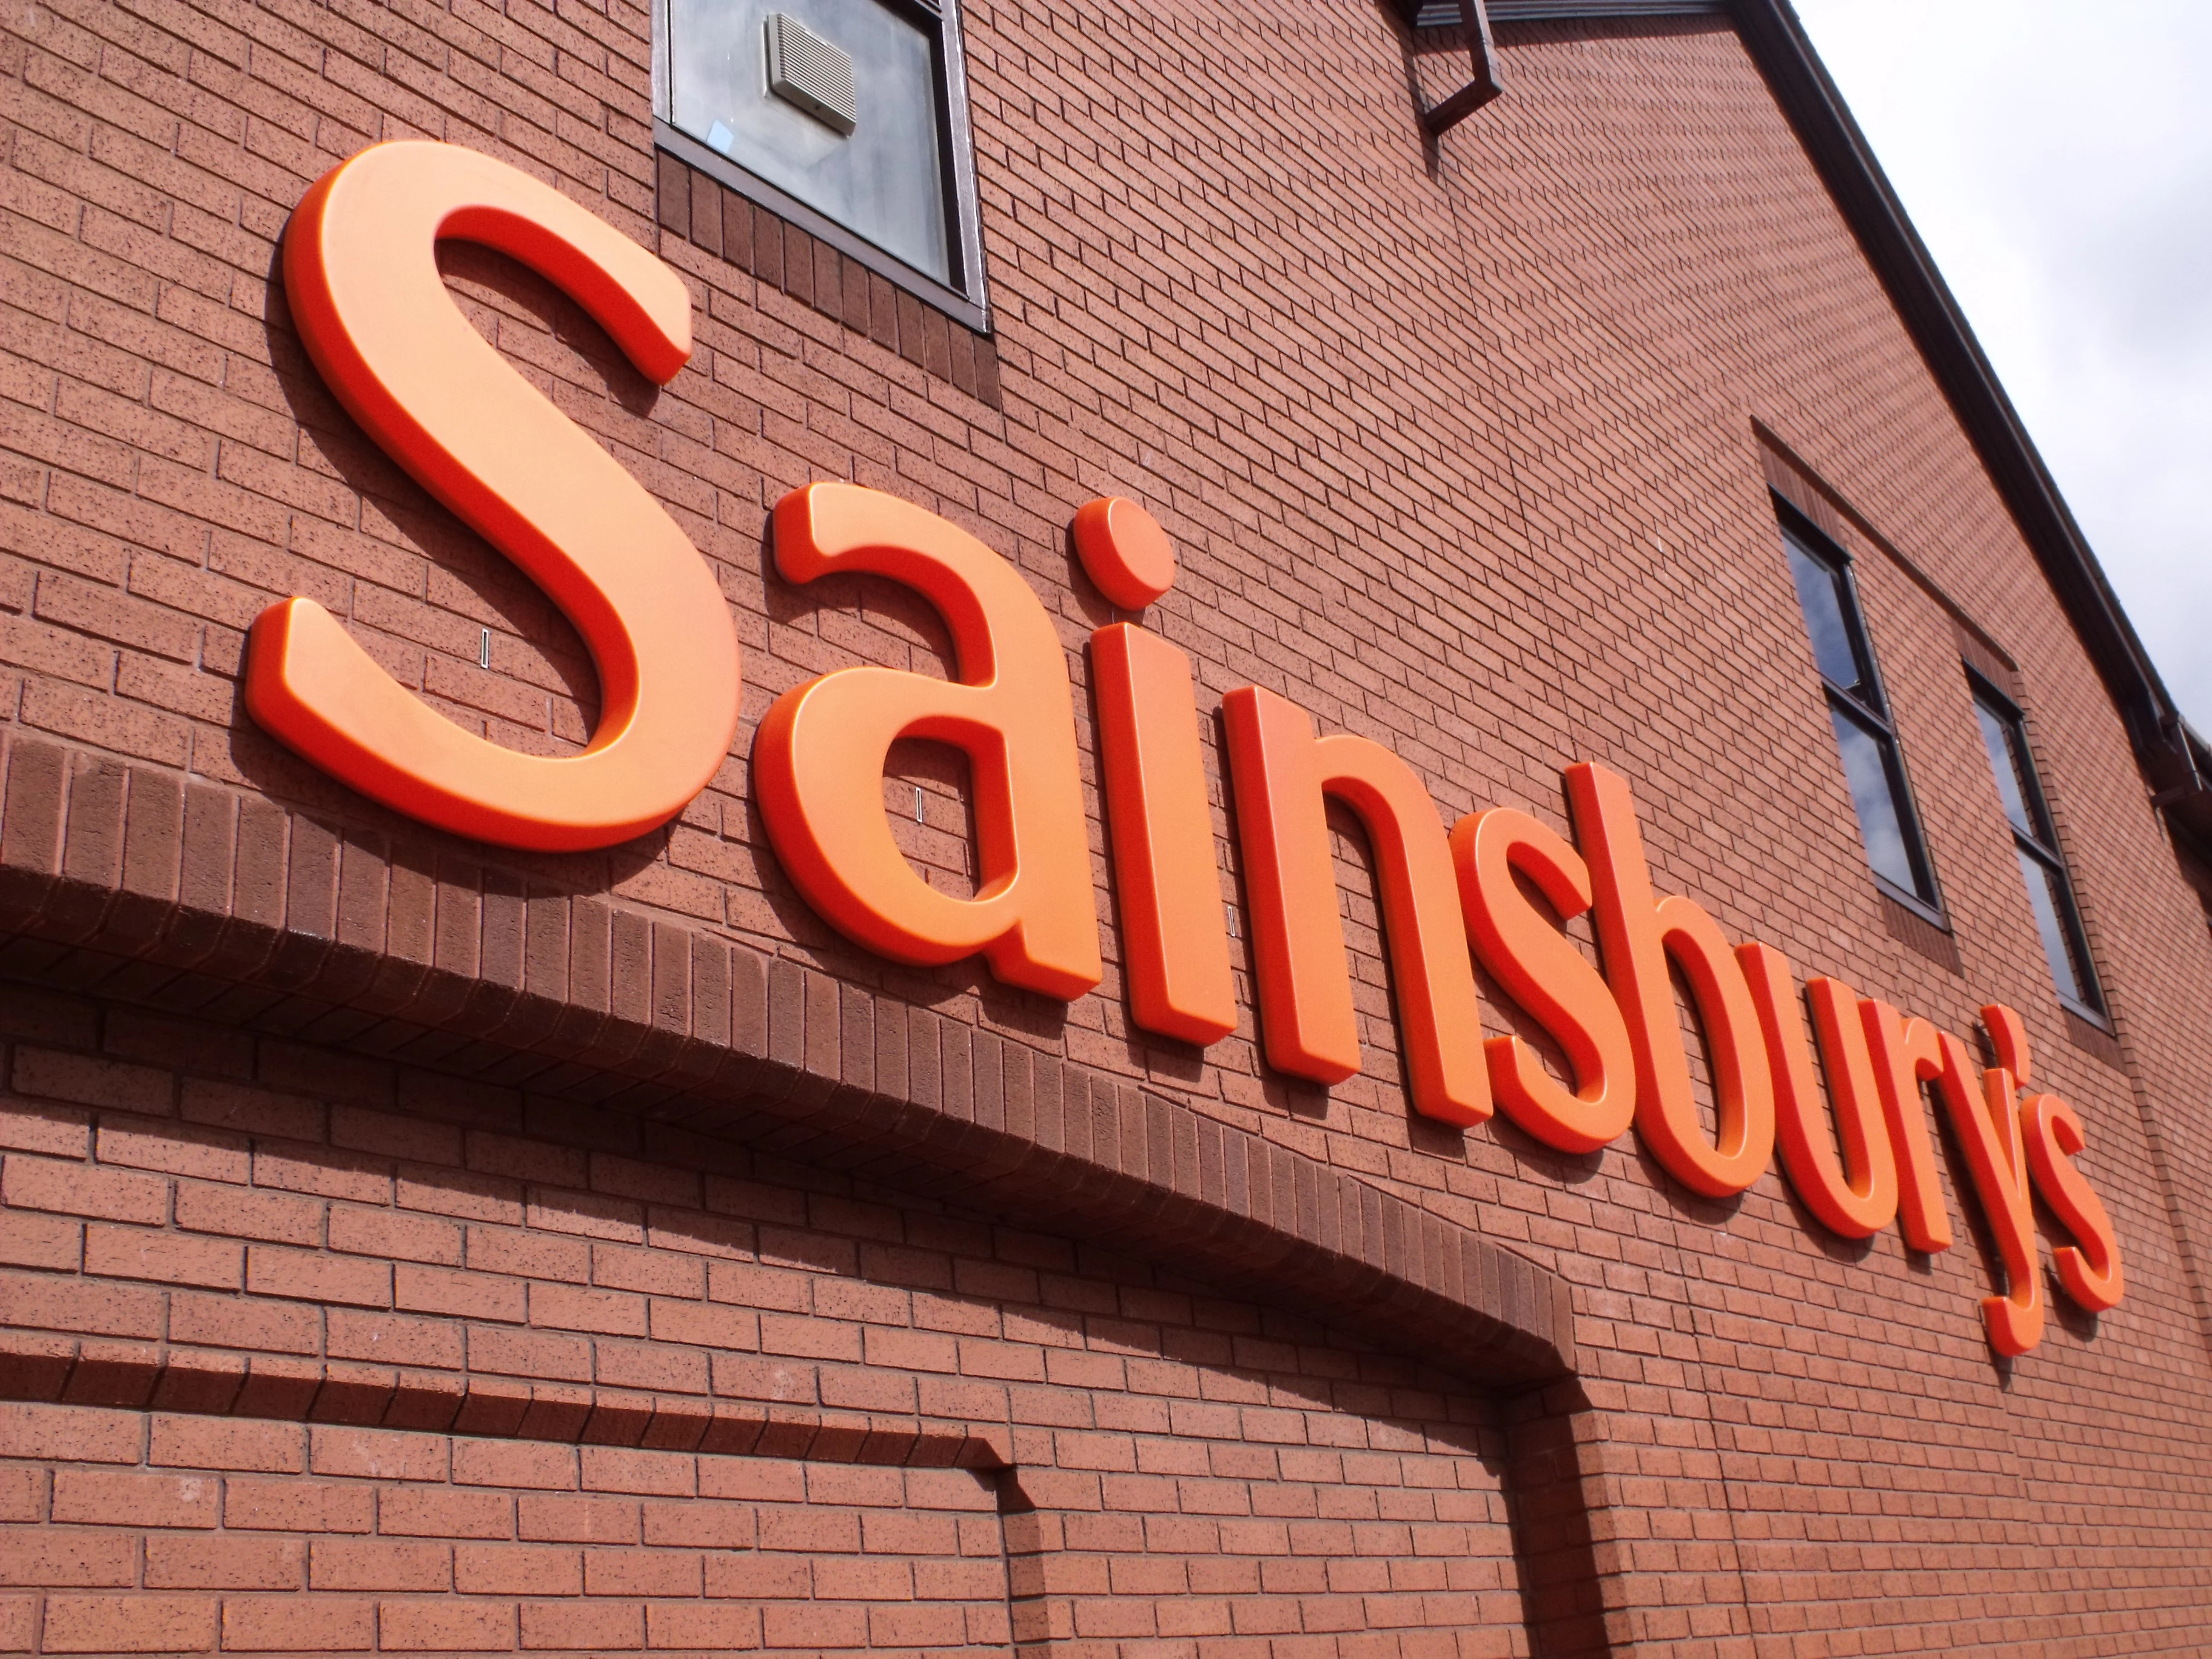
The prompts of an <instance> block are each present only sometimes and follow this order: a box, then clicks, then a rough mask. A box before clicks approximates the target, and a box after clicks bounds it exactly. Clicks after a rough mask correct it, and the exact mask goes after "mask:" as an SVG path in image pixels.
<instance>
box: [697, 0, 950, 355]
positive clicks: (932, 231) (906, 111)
mask: <svg viewBox="0 0 2212 1659" xmlns="http://www.w3.org/2000/svg"><path fill="white" fill-rule="evenodd" d="M655 47H656V51H655V54H654V63H653V71H654V72H653V101H654V112H655V113H656V115H657V116H658V117H659V121H658V123H657V124H656V126H655V137H657V138H658V140H659V143H661V146H662V147H663V148H664V149H670V150H671V151H673V152H674V153H675V154H677V155H681V156H682V157H683V158H684V160H685V161H690V163H691V164H692V165H693V166H694V167H698V168H699V169H700V170H701V171H702V172H705V173H710V174H712V175H714V177H716V178H719V179H722V180H723V181H724V182H725V183H726V184H728V185H730V186H731V187H732V189H734V190H737V191H739V192H741V193H743V194H744V195H747V196H750V197H752V198H753V199H754V200H755V201H757V202H759V203H760V204H762V205H763V206H764V207H766V208H768V209H769V210H770V211H771V212H774V213H775V214H778V215H780V216H782V217H784V218H786V219H788V220H790V221H792V222H794V223H796V224H798V225H799V226H800V227H801V228H803V229H805V230H806V231H808V232H810V233H811V234H814V235H816V236H818V237H821V238H822V239H823V240H825V241H827V242H829V243H830V244H831V245H832V246H836V247H838V248H840V249H842V251H843V252H847V253H848V254H850V255H851V256H852V257H853V258H855V259H857V260H859V261H860V263H861V264H865V265H867V266H868V267H869V268H870V269H872V270H876V271H877V272H878V273H879V274H881V275H883V276H886V277H888V278H890V280H891V281H893V282H895V283H899V284H900V285H901V286H902V287H904V288H907V289H909V290H910V291H912V292H915V293H916V294H918V295H921V297H922V298H924V299H927V300H928V301H931V302H932V303H933V304H935V305H936V306H937V307H939V309H941V310H944V311H947V312H950V313H952V314H953V315H955V316H957V317H959V318H960V319H961V320H962V321H963V322H965V323H968V324H969V325H970V326H972V327H979V328H980V327H982V326H985V325H986V322H987V319H986V318H985V316H984V304H983V287H982V280H981V276H982V246H981V240H980V237H979V235H978V234H977V229H976V217H975V172H974V167H973V164H972V161H971V157H970V153H969V143H968V112H967V99H966V92H965V88H964V85H963V80H962V76H961V73H960V53H959V30H958V21H957V18H956V17H955V15H953V11H952V6H951V0H944V3H943V5H942V6H941V7H940V6H939V5H933V4H929V3H926V0H660V3H659V9H658V27H657V30H656V40H655Z"/></svg>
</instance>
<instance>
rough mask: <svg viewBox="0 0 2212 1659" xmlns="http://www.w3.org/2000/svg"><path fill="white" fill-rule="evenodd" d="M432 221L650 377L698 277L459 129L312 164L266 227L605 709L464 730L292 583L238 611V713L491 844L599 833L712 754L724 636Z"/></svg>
mask: <svg viewBox="0 0 2212 1659" xmlns="http://www.w3.org/2000/svg"><path fill="white" fill-rule="evenodd" d="M441 237H458V238H460V239H462V240H467V241H472V242H480V243H483V245H484V246H488V247H492V248H496V249H498V250H499V251H500V252H502V253H506V254H509V255H511V256H512V257H513V258H517V259H520V261H522V262H523V263H524V264H527V265H529V266H531V267H532V269H533V270H537V271H538V273H539V274H540V275H542V276H544V277H545V278H546V279H547V280H548V281H550V282H551V283H554V284H555V285H556V286H557V287H559V288H560V289H562V291H563V292H565V293H567V294H568V295H570V296H571V297H572V298H574V300H575V301H577V303H579V304H580V305H581V306H582V307H584V308H585V309H586V311H588V312H590V313H592V316H593V317H595V318H596V319H598V320H599V323H600V324H601V325H603V326H604V327H605V329H606V331H607V332H608V333H609V334H610V335H611V337H613V338H614V341H615V343H617V345H619V346H620V347H621V348H622V349H623V351H624V352H625V353H627V354H628V356H629V358H630V360H631V362H635V364H636V365H637V366H638V368H640V369H641V370H642V371H643V372H644V373H645V374H647V375H649V376H650V377H651V378H652V379H653V380H658V381H661V382H663V383H665V382H666V381H669V380H673V379H674V378H675V377H676V373H677V371H678V369H680V368H683V366H684V361H685V359H686V358H688V357H689V356H690V354H691V301H690V295H689V294H688V293H686V292H685V290H684V284H683V283H681V282H680V281H679V280H678V278H677V276H676V273H675V272H673V271H672V270H669V269H668V267H667V266H665V265H664V264H661V263H660V261H659V260H658V259H656V258H653V256H652V255H651V254H649V253H647V252H646V251H645V250H644V249H642V248H641V247H639V246H637V244H636V243H635V242H633V241H631V240H629V238H628V237H626V236H624V235H623V234H621V233H620V232H618V231H616V230H614V229H613V228H611V227H609V226H608V225H606V224H605V223H603V222H600V221H599V220H598V219H596V218H594V217H593V216H592V215H591V214H589V213H587V212H586V211H585V210H583V209H582V208H580V207H579V206H577V205H576V204H574V202H571V201H569V200H568V198H567V197H564V196H562V194H561V193H560V192H559V191H556V190H554V189H553V188H552V187H551V186H550V185H543V184H540V183H538V181H537V180H536V179H532V178H531V177H529V175H527V174H526V173H520V172H518V171H517V170H516V169H515V168H513V167H509V166H507V164H506V163H504V162H501V161H493V160H492V159H490V158H489V156H483V155H477V154H475V153H474V152H472V151H470V150H465V149H460V148H459V147H458V146H456V145H451V144H432V143H394V144H380V145H378V146H377V147H376V148H374V149H368V150H363V151H362V153H361V154H360V155H356V156H355V157H354V158H353V160H351V161H348V162H346V163H344V164H343V166H341V167H335V168H333V169H332V170H331V172H329V173H325V175H324V176H323V178H322V179H321V181H320V182H319V183H318V184H317V185H315V186H314V187H313V189H312V190H310V191H308V192H307V197H306V198H305V199H304V200H303V201H301V204H300V205H299V208H298V209H297V210H296V211H295V212H294V214H293V216H292V221H291V223H290V224H289V226H288V227H287V228H286V230H285V234H284V292H285V295H286V297H287V298H288V299H289V301H290V303H291V309H292V316H293V319H294V321H295V324H296V325H298V327H299V330H300V337H301V340H302V341H304V342H305V343H306V345H307V355H308V356H310V357H312V358H313V360H314V363H315V367H316V368H319V369H320V370H321V371H322V375H323V378H324V380H326V381H328V382H329V384H330V386H331V391H332V392H335V393H336V394H337V398H338V401H339V402H340V403H342V404H344V405H345V407H346V410H347V411H348V412H349V414H351V415H352V416H353V417H354V419H355V420H356V421H358V422H360V423H361V425H362V429H363V430H364V431H366V432H367V433H368V435H369V436H370V437H371V438H373V439H374V440H375V441H376V442H377V444H378V445H379V446H380V447H381V448H382V449H383V450H384V451H385V453H387V454H389V455H390V456H391V457H392V459H394V460H396V461H398V463H399V465H401V466H403V467H404V468H405V469H406V470H407V471H408V472H409V473H410V474H411V475H412V476H413V477H414V478H415V479H416V482H417V483H421V484H422V487H423V488H424V489H428V491H429V492H430V493H431V494H432V495H435V496H436V497H437V498H438V499H439V500H440V501H443V502H444V503H445V504H446V505H447V507H451V508H452V509H453V512H454V513H455V514H457V515H458V516H459V518H460V519H461V520H462V521H463V522H464V523H465V524H467V525H468V526H471V528H472V529H474V530H476V531H477V532H478V533H479V534H481V535H482V536H483V538H484V539H485V540H487V541H489V543H491V544H492V545H493V546H495V547H496V548H498V549H499V550H501V552H502V553H504V554H506V555H507V557H509V558H510V559H512V560H513V561H514V562H515V563H516V564H517V565H518V566H520V568H521V569H522V570H523V572H524V573H525V574H527V575H528V576H529V577H530V579H531V580H532V581H534V582H536V583H537V584H538V586H540V587H542V588H544V590H545V592H546V593H547V594H548V595H549V596H550V598H551V599H552V600H553V602H554V603H555V604H556V605H559V606H560V607H561V609H562V611H563V612H564V613H565V614H566V615H567V616H568V619H569V620H570V621H571V622H573V623H574V624H575V625H576V631H577V632H578V633H580V634H581V635H583V637H584V643H585V644H586V646H587V647H590V649H591V653H592V662H593V663H594V665H596V666H597V667H598V670H599V699H600V714H599V728H598V730H596V731H595V732H593V733H592V740H591V742H590V744H588V745H586V748H585V750H584V751H583V752H582V753H581V754H580V755H574V756H565V757H545V756H534V755H524V754H520V753H518V752H517V751H515V750H512V749H507V748H502V747H501V745H499V744H495V743H491V742H489V741H487V740H486V739H484V738H481V737H478V736H477V735H476V734H475V733H474V732H465V731H463V730H462V729H461V728H460V727H459V726H456V725H454V724H453V722H452V721H451V720H447V719H446V718H445V717H444V716H443V715H441V714H438V713H437V712H436V711H435V710H434V709H432V708H430V707H429V706H428V704H427V703H425V702H422V700H421V699H419V698H417V697H416V696H413V695H412V694H411V693H410V692H409V691H407V690H405V689H404V687H402V686H401V685H400V684H398V681H396V680H394V679H393V678H392V677H391V676H390V675H389V674H387V673H386V672H385V671H384V670H383V669H381V668H380V667H378V666H377V665H376V663H375V662H374V660H373V659H371V658H370V657H369V655H368V653H367V652H365V651H363V650H362V648H361V647H360V646H359V645H357V644H356V643H355V642H354V640H353V637H352V635H349V634H348V633H347V632H346V631H345V629H344V628H343V627H342V626H341V625H340V624H339V623H338V621H337V618H336V617H332V616H331V614H330V612H328V611H325V610H324V609H323V607H322V606H321V605H317V604H316V603H315V602H314V601H313V599H288V600H286V601H285V602H284V603H283V604H281V605H271V606H270V608H269V609H268V610H267V611H264V612H262V614H261V616H260V617H259V619H258V620H257V621H256V622H255V623H254V624H253V632H252V641H251V644H250V647H249V648H248V651H247V654H246V709H247V712H248V713H250V714H252V716H253V718H254V720H256V721H257V722H258V723H259V724H260V725H261V726H263V727H264V729H265V730H267V731H268V732H270V733H271V734H272V735H273V736H275V737H276V738H278V739H279V740H281V741H282V742H283V743H284V744H287V745H289V747H291V748H292V749H294V750H297V751H298V752H299V753H300V754H301V755H302V756H304V757H306V758H307V759H308V760H310V761H312V762H313V763H315V764H316V765H317V766H319V767H320V768H321V769H323V770H324V771H325V772H328V773H330V774H331V775H332V776H333V777H336V778H339V779H341V780H343V781H344V782H346V783H348V784H350V785H351V786H352V787H355V788H356V789H358V790H360V791H361V792H362V793H363V794H365V795H368V796H370V797H372V798H373V799H377V800H380V801H382V802H383V803H384V804H385V805H387V806H390V807H392V809H394V810H395V811H400V812H404V813H406V814H407V815H408V816H409V817H415V818H420V819H421V820H422V821H423V822H424V823H434V824H436V825H437V826H439V827H440V828H441V829H450V830H453V831H454V832H455V833H456V834H459V835H464V836H474V837H475V838H476V839H477V840H479V841H489V842H498V843H500V844H501V845H502V846H507V847H526V848H538V849H543V850H548V851H560V850H566V849H574V848H586V847H607V846H611V845H613V844H614V843H615V842H622V841H627V840H629V838H630V837H631V836H636V835H640V834H642V833H643V832H644V831H646V830H647V829H653V827H654V826H656V825H658V824H660V823H665V822H666V821H667V820H668V819H670V818H671V817H675V815H676V814H677V813H678V812H679V811H683V809H684V805H685V804H686V803H687V802H689V801H690V799H691V798H692V797H693V796H694V795H696V794H697V793H699V792H700V790H702V788H704V787H706V785H707V782H708V779H710V778H711V777H713V776H714V771H715V769H717V768H718V767H720V765H721V763H722V761H723V758H724V757H725V756H726V755H727V754H728V753H729V748H730V740H731V738H732V737H733V736H734V735H735V734H736V732H737V724H738V641H737V635H736V634H735V632H734V631H733V630H732V628H731V626H730V616H729V611H728V609H727V607H726V605H724V603H723V600H722V595H721V591H720V588H719V587H718V586H716V585H715V582H714V574H713V573H712V572H711V571H709V570H708V568H707V566H706V562H705V561H703V560H702V559H701V558H700V556H699V554H698V550H696V549H695V548H694V547H693V546H692V545H691V544H690V541H689V540H688V539H686V538H685V537H684V532H682V531H681V530H679V529H678V528H677V526H676V522H675V520H672V519H671V518H670V517H669V516H668V514H667V513H665V512H664V511H663V510H662V509H661V507H660V506H659V503H658V502H656V501H654V500H653V498H652V497H651V496H650V495H647V494H646V492H645V491H644V489H642V488H641V487H640V485H639V484H638V483H637V481H636V480H635V478H633V477H630V476H629V473H628V472H626V471H623V468H622V465H621V464H620V463H618V462H617V461H616V460H615V459H613V457H611V456H610V455H609V454H608V453H606V451H605V450H604V449H602V448H600V447H599V445H598V444H596V443H594V442H593V441H592V440H591V439H590V438H589V437H588V436H586V435H585V434H584V432H583V431H582V430H580V428H578V427H577V426H576V425H575V424H574V422H571V421H570V420H569V419H568V416H565V415H563V414H562V412H561V411H560V410H557V409H556V408H554V406H553V405H552V404H550V403H548V402H547V401H546V400H545V398H544V397H543V396H542V395H541V394H540V393H539V392H538V391H537V390H536V389H534V388H533V387H532V386H531V385H530V383H529V382H528V381H526V380H524V379H523V378H522V377H521V376H520V374H516V373H515V372H514V370H513V369H512V368H508V367H507V363H506V362H504V361H503V360H502V359H501V356H500V355H499V354H498V353H497V352H496V351H495V350H493V349H492V348H491V347H490V346H489V344H487V343H485V341H484V339H483V337H482V336H481V335H479V334H478V333H477V331H476V330H475V329H474V328H473V327H471V325H470V323H469V321H468V319H467V318H465V317H464V316H463V315H462V314H461V313H460V310H459V307H456V306H455V305H454V304H453V297H452V295H449V294H448V293H447V290H446V284H445V281H444V279H443V278H442V277H441V276H440V275H439V274H438V266H437V261H436V258H435V253H434V249H435V246H436V244H437V242H438V240H439V239H440V238H441Z"/></svg>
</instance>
